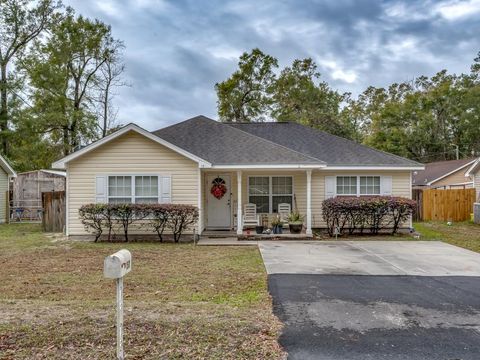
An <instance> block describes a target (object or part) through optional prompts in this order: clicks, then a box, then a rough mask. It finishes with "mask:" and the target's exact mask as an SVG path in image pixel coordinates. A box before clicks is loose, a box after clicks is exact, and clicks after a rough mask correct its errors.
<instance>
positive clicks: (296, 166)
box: [211, 164, 326, 170]
mask: <svg viewBox="0 0 480 360" xmlns="http://www.w3.org/2000/svg"><path fill="white" fill-rule="evenodd" d="M325 166H326V165H323V164H319V165H315V164H313V165H303V164H278V165H268V164H266V165H213V166H212V167H211V169H217V170H230V169H232V170H234V169H239V170H240V169H241V170H248V169H252V170H258V169H272V170H282V169H323V168H325Z"/></svg>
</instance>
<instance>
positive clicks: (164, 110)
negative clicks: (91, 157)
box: [64, 0, 480, 130]
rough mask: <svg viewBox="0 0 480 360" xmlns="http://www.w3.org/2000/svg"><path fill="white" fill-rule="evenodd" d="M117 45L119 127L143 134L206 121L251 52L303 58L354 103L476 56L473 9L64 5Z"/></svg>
mask: <svg viewBox="0 0 480 360" xmlns="http://www.w3.org/2000/svg"><path fill="white" fill-rule="evenodd" d="M64 2H65V3H66V4H67V5H71V6H72V7H73V8H75V9H76V10H77V12H78V13H81V14H83V15H85V16H88V17H96V18H98V19H100V20H102V21H104V22H106V23H108V24H110V25H111V26H112V30H113V34H114V36H115V37H116V38H118V39H121V40H123V41H124V42H125V45H126V50H125V63H126V67H127V69H126V74H125V76H126V79H127V81H128V82H129V83H130V84H131V87H128V88H123V89H121V90H120V91H119V94H118V96H117V99H116V102H117V105H118V106H119V115H118V119H119V121H120V122H121V123H128V122H136V123H138V124H139V125H141V126H144V127H145V128H147V129H148V130H154V129H157V128H161V127H163V126H165V125H169V124H172V123H175V122H179V121H182V120H185V119H187V118H189V117H192V116H195V115H199V114H203V115H206V116H209V117H213V118H217V116H216V94H215V91H214V85H215V83H216V82H219V81H222V80H224V79H226V78H227V77H228V76H229V75H230V74H231V73H232V72H233V71H234V70H235V69H236V67H237V62H238V57H239V56H240V54H241V53H242V52H244V51H249V50H250V49H252V48H254V47H259V48H260V49H261V50H262V51H264V52H266V53H268V54H270V55H273V56H275V57H276V58H277V59H278V60H279V63H280V66H281V67H282V66H286V65H288V64H290V63H291V62H292V60H293V59H295V58H305V57H312V58H313V59H314V60H315V62H316V63H317V64H318V66H319V70H320V72H321V74H322V77H323V79H324V80H326V81H327V82H328V83H330V84H331V86H332V87H333V88H335V89H338V90H339V91H341V92H344V91H349V92H352V93H353V94H358V93H359V92H361V91H363V90H364V89H365V88H366V87H367V86H369V85H373V86H385V85H388V84H390V83H392V82H395V81H405V80H411V79H412V78H414V77H416V76H418V75H432V74H434V73H435V72H437V71H438V70H441V69H444V68H446V69H448V70H449V71H450V72H455V73H461V72H467V71H468V70H469V66H470V64H471V63H472V61H473V58H474V57H475V55H476V53H477V52H478V51H480V36H479V34H480V21H479V19H480V0H465V1H452V0H448V1H434V0H432V1H383V2H382V1H373V0H372V1H360V0H350V1H348V0H317V1H315V0H312V1H298V0H297V1H295V0H292V1H280V0H277V1H267V0H253V1H252V0H236V1H225V0H224V1H222V0H218V1H216V0H215V1H207V0H202V1H201V0H190V1H188V0H172V1H166V0H98V1H97V0H65V1H64Z"/></svg>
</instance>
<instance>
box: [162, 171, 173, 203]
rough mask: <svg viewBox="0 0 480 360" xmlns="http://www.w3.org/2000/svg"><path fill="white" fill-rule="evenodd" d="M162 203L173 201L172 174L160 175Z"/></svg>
mask: <svg viewBox="0 0 480 360" xmlns="http://www.w3.org/2000/svg"><path fill="white" fill-rule="evenodd" d="M160 181H161V183H160V203H161V204H165V203H171V202H172V178H171V177H170V176H162V177H160Z"/></svg>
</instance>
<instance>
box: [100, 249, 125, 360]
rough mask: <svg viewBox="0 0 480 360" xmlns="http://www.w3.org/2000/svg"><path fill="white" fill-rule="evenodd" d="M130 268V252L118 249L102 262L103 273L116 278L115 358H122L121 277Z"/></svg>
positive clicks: (108, 277) (120, 359)
mask: <svg viewBox="0 0 480 360" xmlns="http://www.w3.org/2000/svg"><path fill="white" fill-rule="evenodd" d="M131 270H132V254H131V253H130V251H128V250H125V249H123V250H120V251H117V252H116V253H115V254H113V255H110V256H107V257H106V258H105V261H104V263H103V275H104V276H105V277H106V278H107V279H116V280H117V359H118V360H123V359H124V354H123V277H124V276H125V275H126V274H128V273H129V272H130V271H131Z"/></svg>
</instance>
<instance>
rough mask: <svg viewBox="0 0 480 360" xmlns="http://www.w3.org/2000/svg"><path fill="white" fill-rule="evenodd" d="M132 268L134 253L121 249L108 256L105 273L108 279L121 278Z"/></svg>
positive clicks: (104, 267)
mask: <svg viewBox="0 0 480 360" xmlns="http://www.w3.org/2000/svg"><path fill="white" fill-rule="evenodd" d="M130 270H132V254H131V253H130V251H128V250H125V249H124V250H120V251H117V252H116V253H115V254H113V255H110V256H107V257H106V258H105V261H104V264H103V275H104V276H105V277H106V278H108V279H119V278H122V277H124V276H125V275H126V274H128V273H129V272H130Z"/></svg>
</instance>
